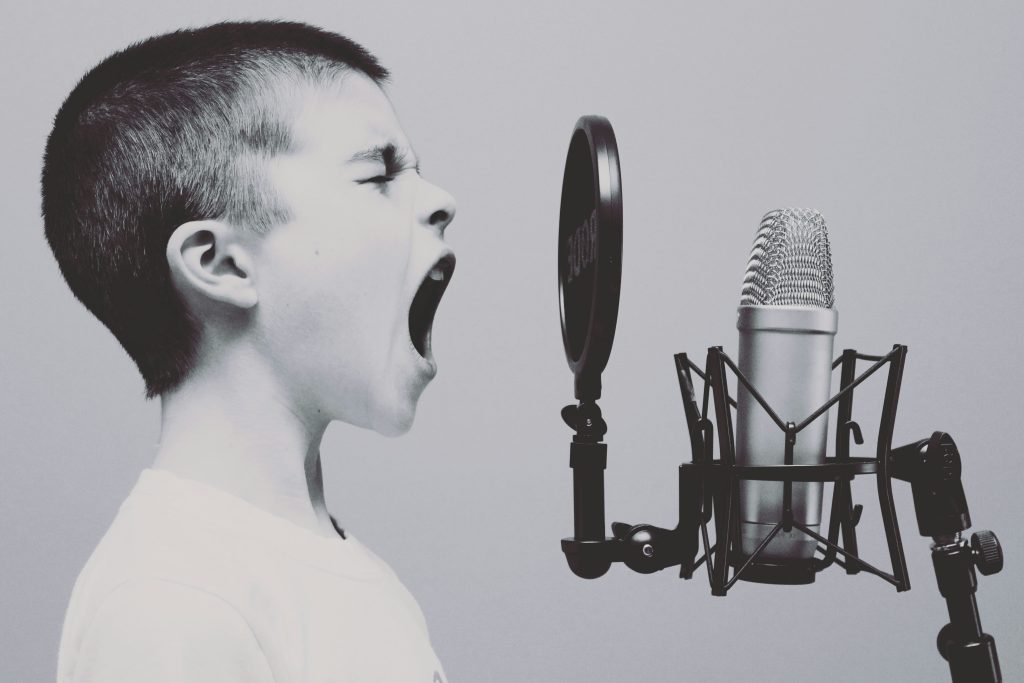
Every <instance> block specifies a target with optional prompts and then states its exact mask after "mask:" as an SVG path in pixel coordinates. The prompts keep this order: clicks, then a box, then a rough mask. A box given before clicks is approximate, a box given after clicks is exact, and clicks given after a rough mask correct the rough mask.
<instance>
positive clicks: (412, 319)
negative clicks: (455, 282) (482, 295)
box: [409, 254, 455, 358]
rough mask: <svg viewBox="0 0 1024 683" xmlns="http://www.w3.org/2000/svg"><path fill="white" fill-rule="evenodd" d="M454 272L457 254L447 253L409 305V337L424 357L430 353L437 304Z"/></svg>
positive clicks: (428, 275)
mask: <svg viewBox="0 0 1024 683" xmlns="http://www.w3.org/2000/svg"><path fill="white" fill-rule="evenodd" d="M453 272H455V256H453V255H452V254H446V255H445V256H443V257H441V259H440V260H439V261H438V262H437V263H435V264H434V267H433V268H431V269H430V272H428V273H427V275H426V277H424V278H423V282H422V283H421V284H420V288H419V289H418V290H417V291H416V296H415V297H413V300H412V305H411V306H410V307H409V338H410V339H412V343H413V346H415V347H416V351H417V352H419V354H420V355H421V356H423V357H424V358H426V357H427V354H428V353H430V329H431V326H432V325H433V324H434V314H435V313H437V306H438V304H440V303H441V297H442V296H444V290H445V288H446V287H448V282H449V281H451V278H452V273H453Z"/></svg>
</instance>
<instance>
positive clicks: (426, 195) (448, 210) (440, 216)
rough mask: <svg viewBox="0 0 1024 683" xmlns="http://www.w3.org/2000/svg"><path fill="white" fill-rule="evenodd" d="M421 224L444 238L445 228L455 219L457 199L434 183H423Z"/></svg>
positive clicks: (419, 211)
mask: <svg viewBox="0 0 1024 683" xmlns="http://www.w3.org/2000/svg"><path fill="white" fill-rule="evenodd" d="M418 205H419V206H418V207H417V213H418V214H419V219H420V222H421V223H423V224H424V225H425V226H427V227H429V228H431V229H432V230H436V231H437V233H438V234H439V235H440V236H441V237H443V236H444V231H445V228H447V227H448V224H449V223H451V222H452V219H454V218H455V198H454V197H452V196H451V195H450V194H448V193H447V192H445V191H444V190H442V189H441V188H440V187H438V186H437V185H434V184H433V183H430V182H427V181H425V180H424V181H423V187H422V188H421V190H420V193H419V197H418Z"/></svg>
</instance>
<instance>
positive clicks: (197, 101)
mask: <svg viewBox="0 0 1024 683" xmlns="http://www.w3.org/2000/svg"><path fill="white" fill-rule="evenodd" d="M386 77H387V72H386V70H385V69H384V68H383V67H381V66H380V64H378V62H377V61H376V59H375V58H374V57H373V56H372V55H370V54H369V53H368V52H366V51H365V50H364V49H363V48H361V47H360V46H358V45H356V44H355V43H353V42H351V41H349V40H348V39H346V38H343V37H341V36H338V35H335V34H331V33H327V32H324V31H322V30H319V29H316V28H313V27H310V26H306V25H303V24H295V23H281V22H255V23H244V24H218V25H214V26H209V27H206V28H201V29H195V30H186V31H179V32H176V33H172V34H168V35H164V36H158V37H155V38H151V39H149V40H146V41H144V42H142V43H139V44H136V45H133V46H131V47H129V48H127V49H126V50H124V51H122V52H119V53H117V54H115V55H113V56H111V57H109V58H108V59H106V60H105V61H103V62H102V63H101V64H99V65H98V66H97V67H95V68H94V69H93V70H92V71H90V72H89V73H88V74H87V75H86V76H85V77H84V78H83V79H82V81H81V82H80V83H79V84H78V86H77V87H76V88H75V89H74V90H73V91H72V93H71V95H70V96H69V97H68V99H67V101H66V102H65V103H64V105H63V106H62V107H61V110H60V112H59V113H58V114H57V117H56V119H55V122H54V127H53V131H52V132H51V134H50V138H49V140H48V142H47V146H46V156H45V161H44V166H43V177H42V191H43V215H44V219H45V228H46V236H47V240H48V241H49V243H50V246H51V248H52V249H53V252H54V254H55V256H56V258H57V261H58V263H59V265H60V268H61V271H62V273H63V274H64V277H65V279H66V280H67V282H68V284H69V286H70V287H71V289H72V291H73V292H74V293H75V295H76V296H77V297H78V298H79V299H80V300H81V301H82V303H83V304H85V306H86V307H87V308H88V309H89V310H90V311H91V312H92V313H93V314H94V315H96V317H98V318H99V319H100V320H101V321H102V322H103V323H104V324H105V325H106V326H107V327H108V328H109V329H110V330H111V331H112V332H113V333H114V335H115V336H116V337H117V338H118V340H119V341H120V342H121V344H122V345H123V346H124V348H125V350H127V351H128V353H129V355H131V357H132V358H133V359H134V360H135V362H136V364H137V365H138V367H139V370H140V371H141V373H142V375H143V378H144V379H145V382H146V390H147V395H148V396H150V397H152V396H156V395H162V394H165V393H167V392H171V391H173V390H175V389H177V388H178V387H179V386H181V385H182V383H183V382H184V381H185V380H187V379H188V378H189V377H190V376H191V375H192V374H193V373H194V372H197V366H198V365H200V364H202V363H206V362H214V363H215V362H217V360H218V358H217V357H218V355H219V354H220V353H221V352H222V351H224V350H225V349H231V350H232V352H234V353H235V356H236V357H239V356H240V357H244V358H253V357H255V358H259V359H260V361H259V362H261V363H262V367H263V368H264V369H265V370H266V371H267V372H268V373H270V374H271V375H273V379H274V380H275V382H276V383H277V385H278V386H279V387H281V389H282V390H283V391H284V392H285V393H286V394H287V395H286V396H285V399H286V400H288V401H289V402H291V403H292V404H293V405H294V407H296V408H299V409H301V410H308V411H316V412H317V413H319V414H321V415H323V416H324V417H326V418H340V419H345V420H346V421H349V422H352V423H354V424H359V425H361V426H367V427H371V428H374V429H377V430H378V431H381V432H383V433H400V432H402V431H405V429H407V428H408V425H409V424H410V423H411V420H412V415H413V413H414V410H415V403H416V399H417V398H418V396H419V393H420V392H421V391H422V389H423V387H424V386H425V385H426V383H427V382H428V381H429V379H430V377H431V376H432V375H433V373H434V365H433V361H432V357H431V354H430V348H429V331H430V324H431V320H432V316H433V312H434V309H435V308H436V304H437V300H438V299H439V298H440V294H441V293H442V292H443V288H444V285H445V284H446V283H447V279H448V276H450V272H451V265H452V264H453V261H454V259H453V256H452V254H451V251H450V250H449V249H448V248H447V247H446V246H445V245H444V243H443V241H442V237H443V230H444V228H445V227H446V226H447V224H448V222H449V221H450V220H451V218H452V216H453V215H454V204H453V201H452V199H451V197H450V196H449V195H447V194H446V193H444V192H443V191H442V190H440V189H439V188H436V187H434V186H433V185H430V184H429V183H427V182H426V181H424V180H423V179H422V178H420V176H419V173H418V168H417V166H416V159H415V156H414V154H413V152H412V150H411V148H410V145H409V142H408V140H407V139H406V138H405V135H404V133H403V132H402V129H401V126H400V125H399V124H398V121H397V119H396V117H395V114H394V111H393V109H392V107H391V104H390V102H389V101H388V99H387V97H386V96H385V95H384V93H383V91H381V89H380V87H379V85H380V84H381V83H382V82H383V81H384V79H385V78H386ZM439 263H440V264H441V267H440V268H438V267H435V266H437V265H438V264H439ZM431 272H433V278H432V277H430V276H429V275H428V274H429V273H431ZM423 282H426V283H427V285H426V286H421V283H423ZM435 283H436V284H435ZM414 299H415V301H414Z"/></svg>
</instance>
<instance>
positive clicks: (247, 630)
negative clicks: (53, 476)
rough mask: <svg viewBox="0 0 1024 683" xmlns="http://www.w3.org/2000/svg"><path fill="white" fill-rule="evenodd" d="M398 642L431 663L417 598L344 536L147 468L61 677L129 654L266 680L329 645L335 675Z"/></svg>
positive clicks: (91, 581)
mask: <svg viewBox="0 0 1024 683" xmlns="http://www.w3.org/2000/svg"><path fill="white" fill-rule="evenodd" d="M300 639H305V640H300ZM396 646H397V647H401V648H403V649H406V650H408V651H410V652H412V653H413V659H414V660H416V659H418V660H422V661H419V662H417V663H416V664H415V668H417V669H422V668H423V666H435V664H434V663H435V662H436V657H435V656H434V653H433V650H432V649H431V647H430V644H429V637H428V635H427V631H426V625H425V622H424V620H423V615H422V612H421V611H420V609H419V606H418V605H417V604H416V601H415V599H413V598H412V596H411V595H410V594H409V592H408V591H407V590H406V589H405V587H404V586H402V584H401V582H400V581H399V580H398V579H397V577H396V576H395V575H394V573H393V572H392V571H391V569H390V568H389V567H388V566H387V565H386V564H385V563H384V562H383V561H382V560H380V559H379V558H378V557H377V556H376V555H374V554H373V553H372V552H370V551H369V550H368V549H367V548H365V546H363V545H362V544H361V543H360V542H359V541H358V540H357V539H355V538H353V537H352V536H351V534H349V535H348V537H347V538H346V539H345V540H342V539H341V538H340V537H339V538H337V539H333V540H331V539H327V538H325V537H320V536H317V535H316V534H313V533H312V532H309V531H306V530H304V529H301V528H299V527H297V526H295V525H294V524H292V523H290V522H287V521H285V520H283V519H281V518H278V517H275V516H273V515H271V514H269V513H266V512H264V511H262V510H259V509H256V508H254V507H253V506H250V505H249V504H248V503H246V502H244V501H242V500H240V499H238V498H235V497H233V496H230V495H228V494H226V493H223V492H221V491H219V490H217V489H213V488H211V487H208V486H206V485H204V484H201V483H199V482H192V481H189V480H184V479H181V478H178V477H176V476H174V475H172V474H169V473H166V472H161V471H159V470H146V471H144V472H143V473H142V475H141V477H140V479H139V481H138V483H137V484H136V486H135V488H134V489H133V490H132V492H131V494H130V495H129V496H128V498H127V499H126V500H125V502H124V503H123V504H122V505H121V508H120V509H119V511H118V513H117V516H116V517H115V519H114V521H113V523H112V524H111V526H110V528H109V529H108V530H107V532H106V534H105V535H104V537H103V539H102V540H101V541H100V543H99V544H98V545H97V547H96V549H95V551H94V552H93V554H92V556H91V557H90V558H89V560H88V562H87V563H86V566H85V568H84V569H83V570H82V572H81V574H80V575H79V578H78V581H77V582H76V583H75V587H74V589H73V591H72V595H71V601H70V604H69V606H68V611H67V615H66V617H65V623H64V630H63V634H62V638H61V649H60V656H59V663H58V680H59V681H60V682H61V683H64V682H65V681H71V680H76V679H75V678H73V675H74V674H73V672H75V670H76V669H77V670H78V673H82V671H83V669H81V668H79V667H80V666H81V665H82V664H83V663H84V662H86V661H87V660H88V661H92V660H93V659H94V658H96V657H101V658H102V657H106V658H107V659H108V660H110V661H112V662H114V663H115V665H116V666H118V667H124V666H131V665H133V662H136V658H135V657H133V656H129V655H130V652H129V651H130V650H134V651H136V652H138V653H140V657H141V661H142V663H143V664H145V661H146V660H147V659H149V660H152V659H153V658H154V657H156V658H157V660H158V658H159V656H167V657H172V658H173V659H174V660H175V661H189V662H201V661H205V660H206V659H208V658H209V657H214V656H216V657H217V661H218V662H219V663H220V664H221V665H228V664H230V663H231V662H234V664H230V665H231V666H235V667H241V669H239V670H238V671H240V673H238V675H236V676H235V677H234V678H230V677H228V676H226V675H223V674H224V671H223V670H222V669H218V668H216V667H213V668H211V671H212V672H218V675H219V676H220V679H221V680H253V681H260V680H263V679H262V678H261V676H262V674H263V673H265V672H266V671H274V672H281V674H282V675H285V676H286V677H287V676H288V675H290V673H289V672H292V669H293V667H294V666H304V665H305V664H304V663H303V662H299V661H295V662H293V661H292V660H293V659H294V658H295V654H293V653H302V652H307V651H308V650H309V649H310V648H312V649H314V650H321V651H326V650H327V649H328V648H330V652H331V656H336V657H338V661H337V662H325V663H324V667H325V669H324V670H325V671H331V672H336V671H339V670H340V669H339V667H349V666H352V665H353V664H358V663H359V661H361V660H365V661H366V662H367V666H368V667H370V666H378V667H379V661H377V663H376V664H374V661H376V660H375V657H374V656H373V653H374V651H375V650H376V649H378V648H382V649H392V648H393V647H396ZM149 650H155V653H154V652H150V651H149ZM175 652H177V653H178V654H176V655H175V654H174V653H175ZM218 652H219V653H221V654H220V655H218V654H217V653H218ZM417 653H418V654H417ZM343 660H344V661H343ZM226 663H227V664H226ZM89 666H92V664H89ZM437 667H439V664H438V665H436V667H435V668H436V670H440V669H439V668H437ZM93 678H95V676H94V677H93ZM110 679H111V680H122V679H123V680H143V679H145V680H151V679H148V678H146V677H145V676H135V677H133V676H128V675H125V676H122V677H120V678H118V677H115V676H111V677H110ZM85 680H89V678H86V679H85ZM103 680H106V678H103ZM182 680H207V679H206V678H194V677H193V676H192V675H191V673H189V675H187V676H186V677H185V678H182ZM211 680H216V679H211ZM428 680H429V678H428Z"/></svg>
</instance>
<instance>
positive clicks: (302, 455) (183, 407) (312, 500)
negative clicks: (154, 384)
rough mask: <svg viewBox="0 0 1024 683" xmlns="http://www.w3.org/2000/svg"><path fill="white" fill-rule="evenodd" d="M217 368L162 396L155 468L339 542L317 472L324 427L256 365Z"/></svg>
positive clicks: (228, 362)
mask: <svg viewBox="0 0 1024 683" xmlns="http://www.w3.org/2000/svg"><path fill="white" fill-rule="evenodd" d="M221 361H222V362H218V363H217V364H216V367H211V366H206V367H199V368H196V369H195V371H194V372H193V373H192V374H191V375H190V376H189V378H188V380H187V381H186V382H185V383H183V384H182V385H181V386H180V387H179V388H178V389H176V390H175V391H173V392H168V393H167V394H166V395H164V396H163V397H162V399H161V430H160V445H159V448H158V449H157V455H156V459H155V460H154V463H153V467H154V468H155V469H159V470H164V471H167V472H171V473H172V474H176V475H179V476H181V477H184V478H187V479H192V480H194V481H200V482H203V483H205V484H208V485H210V486H213V487H215V488H217V489H220V490H222V491H224V492H226V493H229V494H232V495H234V496H236V497H238V498H241V499H243V500H245V501H247V502H249V503H250V504H252V505H255V506H256V507H258V508H260V509H262V510H264V511H266V512H269V513H271V514H274V515H277V516H278V517H282V518H284V519H287V520H289V521H291V522H294V523H295V524H297V525H299V526H301V527H303V528H305V529H308V530H310V531H312V532H314V533H317V534H320V535H324V536H330V537H336V536H337V532H336V531H335V529H334V526H333V524H332V523H331V518H330V515H329V513H328V512H327V507H326V504H325V502H324V490H323V476H322V472H321V468H320V440H321V438H322V437H323V433H324V430H325V429H326V428H327V424H328V422H327V421H326V420H319V421H318V420H314V419H309V418H308V417H305V416H303V415H302V414H301V413H300V412H299V411H298V410H296V409H295V407H294V406H293V405H291V403H290V401H289V399H288V397H287V395H286V392H284V391H282V389H281V387H279V386H278V385H277V384H276V382H275V381H274V380H273V377H272V375H271V373H268V372H261V371H260V366H259V364H255V363H245V362H244V361H243V360H242V359H238V358H236V359H225V358H222V359H221ZM254 366H255V367H254Z"/></svg>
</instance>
